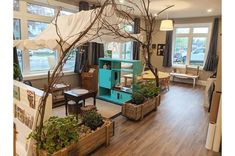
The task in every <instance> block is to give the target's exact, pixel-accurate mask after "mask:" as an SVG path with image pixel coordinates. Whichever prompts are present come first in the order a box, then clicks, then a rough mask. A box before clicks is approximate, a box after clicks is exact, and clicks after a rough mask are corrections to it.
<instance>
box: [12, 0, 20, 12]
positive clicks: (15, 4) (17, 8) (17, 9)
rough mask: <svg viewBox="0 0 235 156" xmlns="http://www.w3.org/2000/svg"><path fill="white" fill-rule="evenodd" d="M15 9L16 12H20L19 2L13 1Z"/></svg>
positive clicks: (17, 0)
mask: <svg viewBox="0 0 235 156" xmlns="http://www.w3.org/2000/svg"><path fill="white" fill-rule="evenodd" d="M13 9H14V11H19V10H20V4H19V0H13Z"/></svg>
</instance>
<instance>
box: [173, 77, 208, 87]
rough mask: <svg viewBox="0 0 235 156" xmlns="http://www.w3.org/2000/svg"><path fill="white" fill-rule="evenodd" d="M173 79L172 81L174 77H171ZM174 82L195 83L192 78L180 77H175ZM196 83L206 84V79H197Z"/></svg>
mask: <svg viewBox="0 0 235 156" xmlns="http://www.w3.org/2000/svg"><path fill="white" fill-rule="evenodd" d="M171 81H172V79H171ZM174 82H181V83H187V84H193V82H192V80H190V79H179V78H176V77H175V79H174ZM196 85H200V86H206V81H203V80H197V81H196Z"/></svg>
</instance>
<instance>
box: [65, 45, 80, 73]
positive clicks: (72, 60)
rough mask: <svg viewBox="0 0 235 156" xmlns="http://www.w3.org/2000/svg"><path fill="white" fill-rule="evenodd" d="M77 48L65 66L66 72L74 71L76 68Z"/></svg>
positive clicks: (72, 51)
mask: <svg viewBox="0 0 235 156" xmlns="http://www.w3.org/2000/svg"><path fill="white" fill-rule="evenodd" d="M77 51H78V50H77V48H75V49H73V50H71V53H70V55H69V57H68V59H67V61H66V63H65V65H64V68H63V69H64V70H73V69H74V66H75V59H76V52H77Z"/></svg>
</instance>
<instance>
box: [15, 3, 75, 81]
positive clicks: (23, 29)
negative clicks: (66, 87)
mask: <svg viewBox="0 0 235 156" xmlns="http://www.w3.org/2000/svg"><path fill="white" fill-rule="evenodd" d="M28 3H30V4H33V5H39V6H43V7H48V8H52V9H54V15H56V14H57V12H58V10H59V9H58V6H60V7H61V8H63V10H65V11H69V12H74V13H76V12H77V11H78V8H77V7H76V6H72V5H68V4H65V3H61V2H53V4H55V5H48V4H45V3H43V2H36V1H35V2H34V1H30V2H29V1H21V0H19V11H16V10H14V8H12V9H13V13H14V16H13V19H19V20H20V35H21V36H20V37H21V39H28V36H29V35H28V21H36V22H43V23H48V24H50V22H51V21H52V20H53V19H54V17H55V16H53V17H51V16H42V15H38V14H32V13H28V11H27V6H28ZM13 23H14V22H13ZM56 56H57V58H56V59H57V60H56V62H57V61H58V57H59V54H58V53H57V55H56ZM29 57H30V56H29V52H22V61H23V64H22V66H23V68H22V75H23V77H24V79H34V78H36V79H38V78H44V77H45V78H46V77H47V72H48V71H46V70H44V71H40V72H30V66H29V63H30V61H29V60H30V58H29ZM73 71H74V69H72V68H71V69H66V70H63V72H64V73H66V74H72V73H74V72H73Z"/></svg>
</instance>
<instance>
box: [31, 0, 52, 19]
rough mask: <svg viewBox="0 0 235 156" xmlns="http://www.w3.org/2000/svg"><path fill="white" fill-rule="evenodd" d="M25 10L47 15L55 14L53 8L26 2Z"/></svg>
mask: <svg viewBox="0 0 235 156" xmlns="http://www.w3.org/2000/svg"><path fill="white" fill-rule="evenodd" d="M27 11H28V13H31V14H35V15H41V16H49V17H53V16H55V9H53V8H49V7H45V6H41V5H36V4H31V3H28V4H27Z"/></svg>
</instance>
